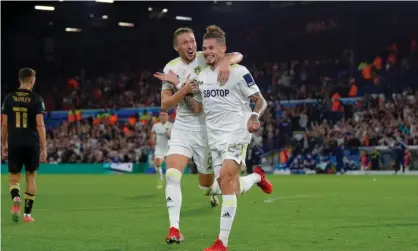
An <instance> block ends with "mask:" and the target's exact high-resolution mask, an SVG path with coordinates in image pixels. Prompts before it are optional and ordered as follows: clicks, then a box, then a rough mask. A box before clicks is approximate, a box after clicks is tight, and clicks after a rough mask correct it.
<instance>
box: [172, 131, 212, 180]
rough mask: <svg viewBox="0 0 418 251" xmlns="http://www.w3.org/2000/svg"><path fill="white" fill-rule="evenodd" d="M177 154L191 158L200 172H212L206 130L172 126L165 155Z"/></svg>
mask: <svg viewBox="0 0 418 251" xmlns="http://www.w3.org/2000/svg"><path fill="white" fill-rule="evenodd" d="M172 154H179V155H183V156H185V157H187V158H189V159H191V158H193V161H194V163H195V164H196V166H197V170H198V171H199V173H202V174H212V173H213V167H212V158H211V156H210V151H209V147H208V138H207V135H206V131H202V132H192V131H187V130H182V129H178V128H173V129H172V130H171V137H170V140H169V141H168V152H167V155H166V156H168V155H172Z"/></svg>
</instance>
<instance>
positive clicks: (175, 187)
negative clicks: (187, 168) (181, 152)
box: [165, 168, 183, 229]
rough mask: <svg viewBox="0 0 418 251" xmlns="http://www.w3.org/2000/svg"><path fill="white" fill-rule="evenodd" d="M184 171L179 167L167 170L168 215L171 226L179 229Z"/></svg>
mask: <svg viewBox="0 0 418 251" xmlns="http://www.w3.org/2000/svg"><path fill="white" fill-rule="evenodd" d="M182 175H183V174H182V172H180V171H179V170H177V169H174V168H170V169H168V170H167V172H166V174H165V177H166V187H165V198H166V202H167V208H168V217H169V219H170V227H175V228H177V229H179V224H180V210H181V201H182V195H181V186H180V181H181V176H182Z"/></svg>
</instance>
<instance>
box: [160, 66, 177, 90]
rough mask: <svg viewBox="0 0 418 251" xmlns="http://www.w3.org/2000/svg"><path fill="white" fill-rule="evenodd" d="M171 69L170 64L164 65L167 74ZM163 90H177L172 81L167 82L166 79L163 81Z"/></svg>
mask: <svg viewBox="0 0 418 251" xmlns="http://www.w3.org/2000/svg"><path fill="white" fill-rule="evenodd" d="M169 71H170V68H169V67H168V65H166V66H165V67H164V70H163V72H164V73H165V74H167V73H168V72H169ZM161 90H171V91H173V92H175V91H176V89H175V87H174V86H173V85H172V84H170V83H168V82H165V81H163V85H162V87H161Z"/></svg>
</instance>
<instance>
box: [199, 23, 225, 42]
mask: <svg viewBox="0 0 418 251" xmlns="http://www.w3.org/2000/svg"><path fill="white" fill-rule="evenodd" d="M210 38H215V39H216V41H217V42H219V43H222V44H226V34H225V32H224V31H223V30H222V29H221V28H219V26H216V25H209V26H208V27H207V28H206V33H205V35H204V36H203V39H210Z"/></svg>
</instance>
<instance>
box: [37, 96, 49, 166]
mask: <svg viewBox="0 0 418 251" xmlns="http://www.w3.org/2000/svg"><path fill="white" fill-rule="evenodd" d="M44 112H45V105H44V102H43V100H42V99H41V100H40V101H39V104H38V107H37V111H36V113H37V114H36V130H37V131H38V135H39V143H40V146H41V155H40V161H41V162H43V163H45V162H46V156H47V147H46V129H45V123H44V114H43V113H44Z"/></svg>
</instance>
